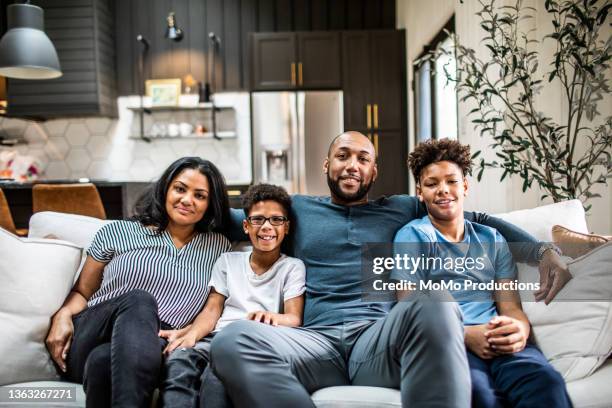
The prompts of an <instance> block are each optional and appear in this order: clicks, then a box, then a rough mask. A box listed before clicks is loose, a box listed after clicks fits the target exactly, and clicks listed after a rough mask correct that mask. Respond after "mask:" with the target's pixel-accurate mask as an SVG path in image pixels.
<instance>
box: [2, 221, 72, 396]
mask: <svg viewBox="0 0 612 408" xmlns="http://www.w3.org/2000/svg"><path fill="white" fill-rule="evenodd" d="M80 261H81V249H80V248H79V247H77V246H75V245H72V244H70V243H68V242H65V241H59V240H46V239H30V238H24V239H20V238H18V237H16V236H15V235H13V234H11V233H10V232H8V231H6V230H3V229H2V228H0V282H2V283H1V285H0V322H2V336H0V356H2V363H1V364H0V385H4V384H11V383H16V382H23V381H34V380H55V379H57V378H58V375H57V373H56V371H55V368H54V366H53V362H52V361H51V358H50V356H49V354H48V353H47V349H46V348H45V343H44V340H45V338H46V336H47V331H48V330H49V323H50V317H51V316H52V315H53V313H55V312H56V311H57V309H59V307H60V306H61V305H62V303H63V302H64V299H65V298H66V296H67V295H68V292H69V291H70V288H71V287H72V282H73V279H74V276H75V274H76V272H77V268H78V266H79V262H80Z"/></svg>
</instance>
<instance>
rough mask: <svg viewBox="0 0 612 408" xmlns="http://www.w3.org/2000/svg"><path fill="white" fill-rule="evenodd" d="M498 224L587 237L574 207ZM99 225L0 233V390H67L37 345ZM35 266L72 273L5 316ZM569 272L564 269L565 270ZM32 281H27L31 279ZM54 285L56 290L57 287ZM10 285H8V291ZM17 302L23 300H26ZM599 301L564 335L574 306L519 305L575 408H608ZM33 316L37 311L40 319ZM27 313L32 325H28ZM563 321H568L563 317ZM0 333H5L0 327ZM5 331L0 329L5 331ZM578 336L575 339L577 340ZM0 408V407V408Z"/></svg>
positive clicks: (369, 391)
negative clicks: (558, 228)
mask: <svg viewBox="0 0 612 408" xmlns="http://www.w3.org/2000/svg"><path fill="white" fill-rule="evenodd" d="M499 216H500V217H501V218H504V219H506V220H508V221H511V222H513V223H515V224H517V225H519V226H521V227H522V228H524V229H525V230H527V231H529V232H530V233H532V234H534V235H535V236H536V237H538V238H539V239H541V240H546V241H550V240H551V237H550V230H551V227H552V225H554V224H561V225H565V226H567V227H568V228H570V229H573V230H576V231H581V232H588V229H587V225H586V220H585V216H584V211H583V209H582V205H581V204H580V203H579V202H578V201H569V202H565V203H559V204H554V205H549V206H544V207H538V208H535V209H531V210H524V211H520V212H514V213H508V214H499ZM102 223H103V221H100V220H95V219H91V218H88V217H81V216H74V215H67V214H59V213H39V214H36V215H34V216H33V217H32V219H31V222H30V237H29V238H28V239H27V240H22V241H19V242H17V241H12V240H18V238H16V237H12V236H11V237H9V234H8V232H6V231H3V230H0V282H1V285H2V287H0V296H2V297H0V316H2V319H3V322H4V321H5V320H4V319H5V318H6V319H7V321H8V322H9V323H11V322H12V323H13V326H14V327H16V328H17V330H16V331H19V330H22V331H23V333H21V332H20V333H17V334H14V333H13V335H16V336H25V338H24V340H23V341H22V343H23V344H20V345H19V347H16V346H15V345H14V344H8V343H9V342H14V341H15V340H14V339H13V340H11V339H9V340H6V338H5V340H4V341H2V340H0V355H3V356H6V355H11V356H14V357H15V358H14V359H13V360H10V361H9V363H6V361H5V365H4V368H0V385H7V384H11V386H36V387H49V386H59V385H66V384H67V383H65V382H60V381H58V378H57V376H56V374H55V373H54V371H53V368H52V365H51V362H50V360H49V358H48V356H46V355H45V350H44V343H43V341H44V337H45V335H46V330H47V327H48V317H49V316H50V313H52V312H49V311H50V310H55V309H56V308H57V307H58V306H59V304H61V301H62V300H63V296H65V293H66V292H67V291H68V288H69V287H70V286H71V284H72V282H73V280H74V279H75V278H76V276H75V275H76V274H75V273H74V271H75V270H76V265H77V264H78V260H79V259H80V253H79V250H78V248H79V247H81V248H82V247H85V246H87V245H88V243H89V242H90V241H91V239H92V238H93V234H94V233H95V231H96V230H97V229H98V228H99V227H100V226H101V225H102ZM49 236H52V238H55V239H60V240H64V241H68V242H72V243H73V244H68V243H63V242H58V241H57V240H55V241H51V240H49V239H41V238H45V237H49ZM24 242H25V243H27V245H30V246H31V248H34V247H35V246H42V248H43V249H42V250H41V249H40V247H36V248H35V249H31V250H32V251H35V252H36V254H38V255H37V256H32V257H27V256H26V258H27V259H24V258H23V256H20V254H18V253H16V252H18V251H19V248H21V246H23V245H25V244H24ZM20 245H21V246H20ZM49 245H55V247H52V248H51V249H49V248H47V247H46V246H49ZM59 246H61V247H62V248H60V249H61V250H59V252H58V248H59ZM607 247H609V248H604V250H603V251H600V254H602V253H604V252H605V251H607V252H605V254H606V256H608V255H607V254H609V253H610V252H612V245H608V246H607ZM14 248H17V249H14ZM28 248H30V247H28ZM24 251H26V253H27V251H28V249H27V248H26V249H24ZM45 251H51V252H50V253H57V254H60V253H65V254H66V255H64V256H63V258H70V259H69V260H68V261H66V262H67V263H66V264H65V265H64V264H61V262H60V264H59V265H58V264H57V263H58V262H59V261H60V260H57V259H56V260H55V261H53V262H49V261H48V260H45V259H37V258H39V255H40V257H44V256H45ZM62 251H64V252H62ZM18 258H19V259H18ZM600 258H601V257H600ZM602 259H604V262H607V261H606V260H607V259H610V258H609V257H608V258H606V257H603V258H602ZM54 262H55V263H54ZM600 262H601V261H600ZM37 264H38V265H40V267H41V268H43V269H44V268H49V269H54V268H60V269H61V268H63V269H62V270H66V269H70V268H72V271H71V272H70V273H65V274H59V275H58V274H57V273H55V274H53V275H47V274H45V273H42V274H39V275H40V276H38V275H37V277H36V282H38V286H39V290H40V288H44V289H43V292H44V293H45V296H44V297H48V296H51V295H50V293H51V292H53V293H55V295H54V296H55V299H53V301H48V302H46V303H45V302H43V300H41V299H39V301H38V302H37V300H36V299H27V302H26V303H25V305H26V306H23V305H24V303H22V304H21V305H20V306H21V308H12V306H11V302H9V301H8V300H6V299H7V297H11V296H12V297H13V299H14V298H15V297H19V296H21V299H24V295H23V294H20V290H21V291H24V290H25V291H27V290H28V288H30V287H31V285H33V283H32V282H34V280H33V281H32V282H28V283H27V284H25V283H24V284H23V285H21V286H20V283H23V282H24V281H25V280H26V279H25V274H33V275H35V274H36V273H38V272H39V271H38V269H36V265H37ZM15 268H25V269H28V270H24V271H15ZM519 270H520V274H521V276H527V275H528V274H532V275H533V274H534V273H537V271H536V269H535V268H533V267H529V266H527V265H520V266H519ZM570 270H572V269H571V268H570ZM609 271H610V272H612V265H610V268H609ZM610 275H611V276H612V273H610ZM7 276H8V278H7ZM532 278H533V276H532ZM32 279H34V277H33V278H32ZM578 279H579V277H575V279H573V280H572V281H577V280H578ZM40 280H42V282H40ZM7 281H8V286H7ZM58 281H60V282H59V283H58ZM607 282H609V281H607ZM11 285H13V287H14V288H13V289H12V288H11ZM24 287H25V289H24ZM25 297H26V298H27V294H26V295H25ZM3 298H4V299H5V300H4V301H3V300H2V299H3ZM607 299H608V302H590V303H589V302H581V303H580V304H578V306H579V309H580V310H584V313H587V314H588V313H591V312H590V310H591V309H589V307H591V306H592V305H595V306H593V307H595V309H593V310H595V311H594V312H592V313H593V314H595V313H598V315H597V318H596V319H590V320H589V319H585V318H584V316H582V317H580V316H579V317H578V322H577V323H578V326H575V325H572V326H571V327H570V326H569V325H570V324H574V323H576V322H574V323H570V322H569V320H568V323H567V324H568V327H567V329H566V328H565V327H564V322H565V321H564V319H565V314H566V313H567V310H568V308H569V309H576V307H575V304H574V303H559V304H558V305H555V307H559V309H558V310H559V314H563V316H560V317H559V318H558V319H556V321H553V322H552V323H551V322H550V316H549V315H550V313H549V310H548V309H545V308H546V307H545V306H544V305H542V304H539V303H538V304H535V303H533V302H524V304H523V307H524V309H525V310H526V312H527V313H528V315H530V318H531V316H532V315H533V316H534V317H535V320H536V321H535V322H534V321H532V324H533V327H534V333H535V335H536V340H538V341H540V340H542V342H543V343H545V345H546V347H548V348H546V347H543V345H542V344H540V346H541V347H542V348H543V351H544V352H545V354H546V355H547V357H549V356H550V357H549V358H553V360H551V362H552V363H553V364H557V365H555V367H559V368H558V369H559V370H560V372H561V373H562V374H563V375H564V378H566V381H567V387H568V391H569V394H570V397H571V399H572V402H573V404H574V406H575V407H576V408H587V407H588V408H595V407H602V408H604V407H612V387H610V384H612V360H610V359H608V357H609V355H610V351H611V346H610V344H609V343H610V336H611V335H612V312H610V307H611V306H610V305H611V303H610V302H609V300H610V297H608V298H607ZM525 300H527V299H524V301H525ZM28 302H29V303H28ZM58 302H59V303H58ZM24 307H25V309H26V313H25V314H23V313H22V314H21V315H19V312H18V311H20V310H23V308H24ZM597 307H599V309H597ZM45 308H46V309H45ZM30 309H31V310H30ZM41 309H45V310H44V311H41ZM551 310H552V309H551ZM28 311H29V313H31V314H32V316H33V317H29V315H28ZM11 313H12V314H11ZM15 313H17V315H15ZM45 313H46V315H45ZM41 315H42V320H41ZM36 318H38V320H37V322H38V323H36V324H37V325H38V326H40V327H37V328H32V327H30V326H28V325H27V324H26V325H25V327H24V324H23V320H24V319H26V322H34V321H35V320H36ZM20 319H21V320H20ZM547 319H548V320H547ZM568 319H570V318H569V317H568ZM553 320H555V319H553ZM585 322H589V323H588V324H587V325H586V326H584V327H583V328H580V327H581V326H579V324H580V323H582V324H583V325H584V324H585ZM32 324H34V323H32ZM555 324H556V325H555ZM3 326H5V325H4V324H3ZM576 327H578V329H576ZM6 329H7V328H6V327H5V330H6ZM28 330H29V331H28ZM546 330H548V332H546ZM551 330H552V331H557V333H556V334H555V335H556V336H558V337H559V338H562V339H567V338H571V340H572V341H575V342H579V343H580V345H581V346H580V347H578V349H577V350H575V348H576V347H574V348H572V347H569V348H568V346H567V345H563V344H559V343H555V342H552V343H551V342H549V341H548V340H546V339H545V336H550V335H551ZM597 331H600V332H603V333H600V334H599V335H598V336H594V334H593V333H595V332H597ZM570 332H572V333H570ZM572 336H573V337H572ZM580 336H582V338H581V337H580ZM585 336H586V337H585ZM592 337H597V339H596V341H595V340H593V339H592ZM18 340H19V339H18ZM544 340H546V341H544ZM548 343H551V344H552V345H549V344H548ZM591 343H592V344H591ZM589 347H591V349H593V350H594V351H593V352H591V351H589V350H585V348H586V349H588V348H589ZM568 350H569V351H568ZM15 353H16V354H15ZM580 353H583V354H585V353H586V354H587V355H586V356H578V357H577V356H576V354H580ZM589 353H590V354H589ZM43 360H44V361H43ZM7 364H8V365H7ZM559 364H560V365H559ZM22 367H25V368H22ZM36 380H41V381H36ZM75 387H76V391H77V398H76V401H75V402H72V403H61V402H57V403H48V404H47V405H46V406H71V407H73V406H84V401H85V400H84V394H83V391H82V388H81V386H80V385H75ZM441 392H443V390H441ZM312 398H313V401H314V403H315V405H316V406H317V407H319V408H322V407H326V408H327V407H334V408H342V407H347V408H348V407H352V408H366V407H400V406H401V403H400V394H399V391H398V390H394V389H384V388H376V387H361V386H342V387H330V388H324V389H321V390H319V391H317V392H315V393H314V394H313V396H312ZM0 406H2V403H0Z"/></svg>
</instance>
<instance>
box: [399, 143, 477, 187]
mask: <svg viewBox="0 0 612 408" xmlns="http://www.w3.org/2000/svg"><path fill="white" fill-rule="evenodd" d="M439 161H450V162H453V163H455V164H456V165H457V166H459V167H460V168H461V171H462V172H463V175H464V176H466V175H468V174H472V155H471V154H470V146H469V145H462V144H461V143H459V142H458V141H456V140H450V139H437V140H434V139H431V140H428V141H426V142H422V143H419V145H418V146H417V147H416V148H415V149H414V151H413V152H412V153H410V154H409V155H408V167H410V171H412V174H413V175H414V179H415V180H416V182H417V183H418V182H419V177H420V175H421V171H423V169H424V168H425V167H427V166H429V165H430V164H432V163H436V162H439Z"/></svg>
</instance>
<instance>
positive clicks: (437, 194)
mask: <svg viewBox="0 0 612 408" xmlns="http://www.w3.org/2000/svg"><path fill="white" fill-rule="evenodd" d="M408 164H409V166H410V169H411V171H412V173H413V175H414V178H415V180H416V183H417V187H416V190H417V197H418V198H419V200H420V201H421V202H423V203H424V204H425V206H426V207H427V213H428V215H427V216H425V217H423V218H421V219H418V220H414V221H412V222H410V223H408V224H406V225H405V226H404V227H403V228H402V229H400V230H399V231H398V232H397V234H396V236H395V240H394V242H396V243H397V244H396V252H403V253H404V254H406V253H407V254H409V255H411V256H413V257H419V258H421V259H422V262H421V265H420V266H419V267H417V268H415V269H414V270H412V271H408V270H406V269H404V270H395V271H394V272H393V273H392V275H391V277H392V278H394V279H402V280H407V281H409V282H413V283H414V284H415V286H416V288H417V289H418V288H419V287H420V286H421V284H422V283H425V282H427V281H433V282H451V281H452V283H453V285H454V286H453V287H452V288H451V290H450V292H451V294H452V295H453V297H454V298H455V300H456V301H458V303H459V306H460V308H461V311H462V315H463V320H464V327H465V329H464V334H465V346H466V349H467V357H468V362H469V366H470V375H471V379H472V405H473V406H475V407H501V406H507V405H510V406H513V407H540V406H554V407H569V406H571V403H570V400H569V397H568V395H567V392H566V389H565V382H564V381H563V378H562V377H561V375H559V373H557V372H556V371H555V370H554V369H553V367H552V366H550V365H549V364H548V362H547V361H546V358H545V357H544V355H543V354H542V353H541V351H540V350H539V349H538V348H537V347H536V346H535V345H532V344H530V343H528V338H529V333H530V325H529V321H528V319H527V316H526V315H525V314H524V313H523V311H522V309H521V303H520V299H519V297H518V292H517V291H516V290H512V289H511V288H512V286H511V285H510V284H511V283H515V282H516V281H515V279H516V266H515V265H514V262H513V260H512V256H511V255H510V251H509V250H508V246H507V244H506V242H505V240H504V238H503V237H502V236H501V234H500V233H499V232H497V230H495V229H494V228H491V227H488V226H485V225H481V224H477V223H474V222H470V221H468V220H465V219H464V216H463V201H464V198H465V197H466V196H467V191H468V180H467V178H466V176H467V175H468V174H470V172H471V167H472V162H471V155H470V148H469V146H463V145H461V144H460V143H459V142H457V141H454V140H448V139H441V140H430V141H427V142H425V143H421V144H420V145H418V146H417V147H416V149H415V150H414V151H413V152H412V153H411V154H410V156H409V159H408ZM400 243H404V244H403V245H402V244H400ZM408 243H410V244H408ZM436 260H437V261H436ZM470 260H471V261H470ZM492 282H493V283H497V285H496V286H494V288H499V289H500V290H475V289H474V290H469V289H467V288H473V287H474V285H475V284H486V283H489V284H491V283H492ZM502 284H503V285H502ZM466 289H467V290H466ZM406 295H407V293H401V294H400V297H403V296H406ZM495 299H497V301H496V300H495Z"/></svg>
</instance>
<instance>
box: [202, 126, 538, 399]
mask: <svg viewBox="0 0 612 408" xmlns="http://www.w3.org/2000/svg"><path fill="white" fill-rule="evenodd" d="M398 171H404V170H403V169H398ZM323 172H324V173H325V175H326V177H327V184H328V185H329V190H330V197H310V196H303V195H296V196H294V197H293V205H292V224H291V225H292V232H291V235H290V245H289V248H287V252H289V253H290V254H291V255H292V256H295V257H298V258H300V259H302V261H304V263H305V265H306V304H305V309H304V327H301V328H285V327H273V326H269V325H266V324H262V323H258V322H253V321H240V322H236V323H233V324H231V325H230V326H228V327H227V328H225V329H224V330H223V331H222V332H221V333H220V334H219V335H217V336H216V337H215V339H214V341H213V343H212V350H211V352H212V360H213V363H212V364H213V367H214V371H215V372H216V373H217V375H218V376H219V377H220V378H221V380H222V381H223V383H224V384H225V386H226V388H227V391H228V394H229V396H230V397H231V399H232V401H233V403H234V405H235V406H237V407H266V408H268V407H279V408H287V407H291V408H302V407H313V406H314V405H313V403H312V400H311V399H310V394H311V393H313V392H314V391H316V390H318V389H320V388H323V387H329V386H335V385H348V384H354V385H369V386H379V387H388V388H399V389H400V391H401V398H402V406H404V407H407V406H411V407H413V406H418V407H469V406H470V392H471V387H470V373H469V370H468V364H467V360H466V355H465V346H464V342H463V326H462V323H461V315H460V311H459V309H458V307H457V306H456V304H455V303H452V302H431V301H420V300H416V301H411V302H399V303H397V304H395V305H394V306H393V305H392V304H390V303H389V302H387V303H382V302H368V301H365V300H363V298H362V296H363V287H364V286H362V285H364V282H366V281H367V280H368V277H366V276H364V275H362V272H361V250H362V244H365V243H371V242H380V243H391V242H393V238H394V236H395V233H396V232H397V230H399V229H400V228H401V227H403V226H404V225H405V224H406V223H408V222H409V221H411V220H413V219H416V218H422V217H423V216H425V215H426V214H427V212H426V211H425V209H424V208H422V207H421V206H420V205H419V202H418V200H417V198H416V197H412V196H407V195H396V196H391V197H382V198H380V199H378V200H375V201H368V191H369V190H370V187H371V186H372V183H374V182H375V180H376V178H377V176H378V170H377V167H376V157H375V151H374V146H373V145H372V143H371V142H370V140H369V139H368V138H367V137H365V136H364V135H363V134H361V133H359V132H346V133H343V134H341V135H339V136H338V137H336V138H335V139H334V140H333V142H332V143H331V145H330V148H329V152H328V157H327V158H325V160H324V162H323ZM232 216H233V218H235V219H233V223H234V225H236V227H237V230H238V231H241V229H239V226H240V225H241V222H240V221H241V220H242V218H243V217H244V215H243V214H241V213H240V212H237V211H234V212H233V214H232ZM465 217H466V219H468V220H470V221H474V222H478V223H481V224H485V225H489V226H492V227H494V228H496V229H497V230H499V231H500V232H501V233H502V234H503V235H504V236H505V237H506V239H507V240H508V241H510V242H523V243H525V242H532V243H537V241H536V240H535V239H534V238H532V237H531V236H529V235H528V234H526V233H524V232H523V231H521V230H520V229H518V228H516V227H514V226H512V225H510V224H507V223H505V222H503V221H500V220H496V219H494V218H492V217H488V216H486V215H485V214H480V213H471V212H466V214H465ZM537 250H538V247H537V245H533V246H528V245H525V246H524V247H523V251H522V252H523V253H522V255H523V256H524V258H525V259H528V260H535V257H536V253H537ZM391 306H393V307H391Z"/></svg>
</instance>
